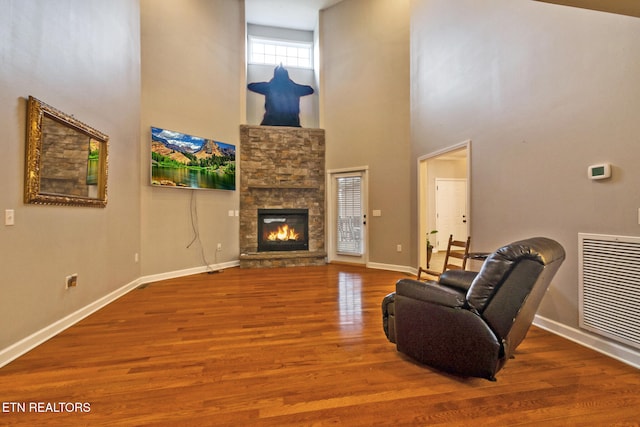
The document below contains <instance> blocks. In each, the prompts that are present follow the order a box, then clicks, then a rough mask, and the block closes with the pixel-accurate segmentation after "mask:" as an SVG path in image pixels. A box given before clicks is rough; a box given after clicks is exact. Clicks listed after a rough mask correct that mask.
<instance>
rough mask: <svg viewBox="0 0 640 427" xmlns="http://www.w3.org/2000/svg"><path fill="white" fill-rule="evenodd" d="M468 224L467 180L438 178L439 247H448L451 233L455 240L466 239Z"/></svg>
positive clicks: (437, 218)
mask: <svg viewBox="0 0 640 427" xmlns="http://www.w3.org/2000/svg"><path fill="white" fill-rule="evenodd" d="M467 224H468V222H467V180H466V179H444V178H436V229H437V230H438V246H437V247H438V249H439V250H446V249H447V242H448V241H449V235H451V234H453V238H454V239H455V240H466V239H467V235H468V227H467Z"/></svg>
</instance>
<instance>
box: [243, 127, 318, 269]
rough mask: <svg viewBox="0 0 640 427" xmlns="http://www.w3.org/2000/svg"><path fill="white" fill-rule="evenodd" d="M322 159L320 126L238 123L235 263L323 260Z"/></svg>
mask: <svg viewBox="0 0 640 427" xmlns="http://www.w3.org/2000/svg"><path fill="white" fill-rule="evenodd" d="M324 162H325V142H324V130H322V129H306V128H295V127H283V126H249V125H241V126H240V165H239V169H240V188H239V190H240V267H241V268H256V267H289V266H304V265H322V264H325V262H326V256H327V254H326V250H325V236H324V234H325V231H324V223H325V163H324ZM265 220H266V222H265ZM284 226H286V227H284ZM284 228H286V229H287V231H286V234H285V231H284ZM291 228H293V229H294V230H295V231H294V234H289V233H291ZM265 232H267V235H265ZM272 233H273V234H274V235H275V237H274V236H272V237H271V238H272V239H274V240H269V235H271V234H272ZM295 233H297V237H296V236H295Z"/></svg>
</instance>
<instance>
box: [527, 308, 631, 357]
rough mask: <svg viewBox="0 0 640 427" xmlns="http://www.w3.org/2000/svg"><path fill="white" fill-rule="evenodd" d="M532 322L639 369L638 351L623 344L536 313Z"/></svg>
mask: <svg viewBox="0 0 640 427" xmlns="http://www.w3.org/2000/svg"><path fill="white" fill-rule="evenodd" d="M533 324H534V325H536V326H537V327H539V328H542V329H544V330H546V331H549V332H551V333H553V334H555V335H559V336H561V337H563V338H566V339H568V340H569V341H573V342H575V343H577V344H580V345H582V346H585V347H587V348H590V349H592V350H595V351H597V352H598V353H602V354H604V355H606V356H609V357H611V358H613V359H616V360H619V361H620V362H622V363H625V364H627V365H630V366H633V367H634V368H637V369H640V352H639V351H637V350H634V349H632V348H630V347H627V346H625V345H623V344H619V343H616V342H614V341H611V340H609V339H607V338H604V337H599V336H597V335H594V334H591V333H588V332H586V331H583V330H580V329H575V328H571V327H569V326H567V325H563V324H562V323H558V322H556V321H555V320H551V319H547V318H545V317H542V316H538V315H536V316H535V318H534V319H533Z"/></svg>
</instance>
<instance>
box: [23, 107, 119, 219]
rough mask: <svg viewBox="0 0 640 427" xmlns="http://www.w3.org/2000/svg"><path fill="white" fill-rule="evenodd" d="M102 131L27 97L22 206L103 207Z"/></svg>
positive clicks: (104, 166)
mask: <svg viewBox="0 0 640 427" xmlns="http://www.w3.org/2000/svg"><path fill="white" fill-rule="evenodd" d="M108 140H109V137H108V136H107V135H105V134H103V133H102V132H99V131H97V130H95V129H93V128H92V127H90V126H87V125H86V124H84V123H82V122H80V121H78V120H76V119H75V118H73V117H71V116H69V115H67V114H64V113H63V112H61V111H58V110H56V109H55V108H53V107H51V106H50V105H47V104H45V103H44V102H42V101H39V100H38V99H36V98H34V97H32V96H30V97H29V100H28V103H27V153H26V167H25V169H26V170H25V192H24V197H25V203H36V204H41V205H68V206H89V207H100V208H103V207H105V206H106V205H107V142H108Z"/></svg>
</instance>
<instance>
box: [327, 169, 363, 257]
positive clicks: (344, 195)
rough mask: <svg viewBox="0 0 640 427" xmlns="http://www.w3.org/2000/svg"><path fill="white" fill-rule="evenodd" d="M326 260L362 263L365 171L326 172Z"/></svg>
mask: <svg viewBox="0 0 640 427" xmlns="http://www.w3.org/2000/svg"><path fill="white" fill-rule="evenodd" d="M330 179H331V186H330V191H331V194H330V205H329V206H330V209H329V211H330V212H329V221H330V222H329V229H330V232H329V240H330V244H329V260H330V261H338V262H349V263H357V264H365V263H366V259H367V257H366V255H367V254H366V248H367V245H366V235H367V233H366V225H367V216H366V213H367V209H366V197H365V196H366V171H364V170H362V171H354V172H336V173H330Z"/></svg>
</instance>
